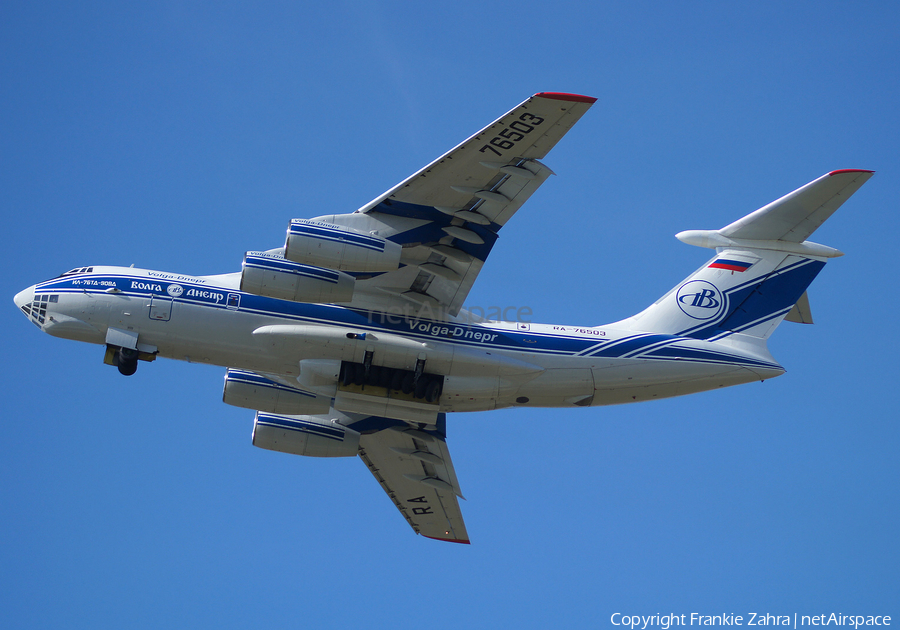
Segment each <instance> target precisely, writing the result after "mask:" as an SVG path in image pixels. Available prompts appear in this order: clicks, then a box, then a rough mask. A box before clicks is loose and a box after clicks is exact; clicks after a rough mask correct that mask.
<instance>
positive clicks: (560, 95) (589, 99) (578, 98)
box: [535, 92, 597, 103]
mask: <svg viewBox="0 0 900 630" xmlns="http://www.w3.org/2000/svg"><path fill="white" fill-rule="evenodd" d="M535 96H540V97H542V98H552V99H554V100H556V101H572V102H573V103H596V102H597V99H596V98H594V97H593V96H582V95H581V94H565V93H564V92H538V93H537V94H535Z"/></svg>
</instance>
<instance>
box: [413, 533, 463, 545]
mask: <svg viewBox="0 0 900 630" xmlns="http://www.w3.org/2000/svg"><path fill="white" fill-rule="evenodd" d="M422 536H423V537H425V538H430V539H431V540H440V541H443V542H452V543H460V544H462V545H471V544H472V543H471V542H469V540H468V539H463V538H438V537H437V536H426V535H425V534H422Z"/></svg>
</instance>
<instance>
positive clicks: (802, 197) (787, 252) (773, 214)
mask: <svg viewBox="0 0 900 630" xmlns="http://www.w3.org/2000/svg"><path fill="white" fill-rule="evenodd" d="M871 176H872V171H862V170H842V171H832V172H831V173H828V174H827V175H823V176H822V177H820V178H818V179H816V180H814V181H812V182H810V183H809V184H807V185H806V186H803V187H801V188H798V189H797V190H795V191H794V192H792V193H790V194H789V195H785V196H784V197H782V198H781V199H778V200H777V201H773V202H772V203H770V204H768V205H767V206H764V207H763V208H760V209H759V210H757V211H755V212H752V213H750V214H748V215H747V216H745V217H743V218H742V219H739V220H737V221H735V222H734V223H731V224H730V225H728V226H726V227H724V228H722V229H720V230H691V231H687V232H681V233H680V234H678V235H677V236H678V238H679V239H680V240H682V241H684V242H686V243H689V244H691V245H698V246H701V247H708V248H712V249H715V250H716V255H715V256H714V257H713V258H712V259H710V260H709V261H708V262H707V263H706V264H705V265H703V266H702V267H701V268H700V269H698V270H697V271H695V272H694V273H693V274H691V275H690V276H688V277H687V278H686V279H685V280H683V281H682V282H681V283H679V284H678V285H677V286H676V287H674V288H673V289H672V290H671V291H669V292H668V293H667V294H666V295H664V296H663V297H662V298H660V299H659V300H657V301H656V303H654V304H653V305H651V306H650V307H649V308H647V309H646V310H644V311H643V312H641V313H639V314H637V315H635V316H634V317H631V318H628V319H626V320H623V321H622V322H620V324H621V325H622V326H625V327H627V328H630V329H632V330H640V331H644V332H660V333H668V334H675V335H682V336H686V337H693V338H696V339H706V340H710V341H715V340H717V339H721V338H723V337H727V336H729V335H733V334H736V333H741V334H742V335H746V336H748V337H751V338H756V339H759V340H765V339H767V338H768V337H769V335H771V334H772V332H773V331H774V330H775V328H776V327H777V326H778V324H780V323H781V321H782V320H783V319H784V318H785V316H786V315H788V313H793V314H792V316H791V319H792V320H793V321H805V322H808V323H811V321H812V320H811V317H810V316H809V302H808V300H806V299H804V297H805V293H806V288H807V287H808V286H809V284H810V283H811V282H812V281H813V280H814V279H815V277H816V275H818V273H819V272H820V271H821V270H822V267H824V266H825V262H826V261H827V260H828V259H829V258H835V257H837V256H841V255H843V254H842V253H841V252H840V251H838V250H836V249H833V248H831V247H827V246H825V245H819V244H818V243H812V242H810V241H807V240H806V238H807V237H808V236H810V235H811V234H812V233H813V232H814V231H815V230H816V228H818V227H819V226H820V225H821V224H822V223H823V222H824V221H825V220H826V219H827V218H828V217H830V216H831V214H832V213H833V212H834V211H835V210H837V208H838V207H840V205H841V204H842V203H843V202H844V201H846V200H847V198H848V197H849V196H850V195H852V194H853V193H854V192H856V191H857V190H858V189H859V187H860V186H862V184H864V183H865V182H866V180H868V179H869V178H870V177H871ZM798 302H802V303H801V304H798Z"/></svg>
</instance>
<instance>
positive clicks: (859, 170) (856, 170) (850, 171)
mask: <svg viewBox="0 0 900 630" xmlns="http://www.w3.org/2000/svg"><path fill="white" fill-rule="evenodd" d="M874 172H875V171H867V170H865V169H862V168H844V169H841V170H839V171H831V172H830V173H828V177H831V176H832V175H840V174H841V173H874Z"/></svg>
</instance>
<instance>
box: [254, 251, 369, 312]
mask: <svg viewBox="0 0 900 630" xmlns="http://www.w3.org/2000/svg"><path fill="white" fill-rule="evenodd" d="M355 284H356V280H355V279H354V278H353V276H350V275H348V274H346V273H342V272H340V271H336V270H335V269H323V268H321V267H313V266H311V265H303V264H299V263H296V262H292V261H290V260H285V259H284V258H282V257H281V256H276V255H274V254H268V253H265V252H247V253H246V254H245V255H244V264H243V269H242V270H241V291H246V292H247V293H253V294H254V295H262V296H265V297H272V298H278V299H279V300H291V301H292V302H349V301H350V300H351V299H353V289H354V286H355Z"/></svg>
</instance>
